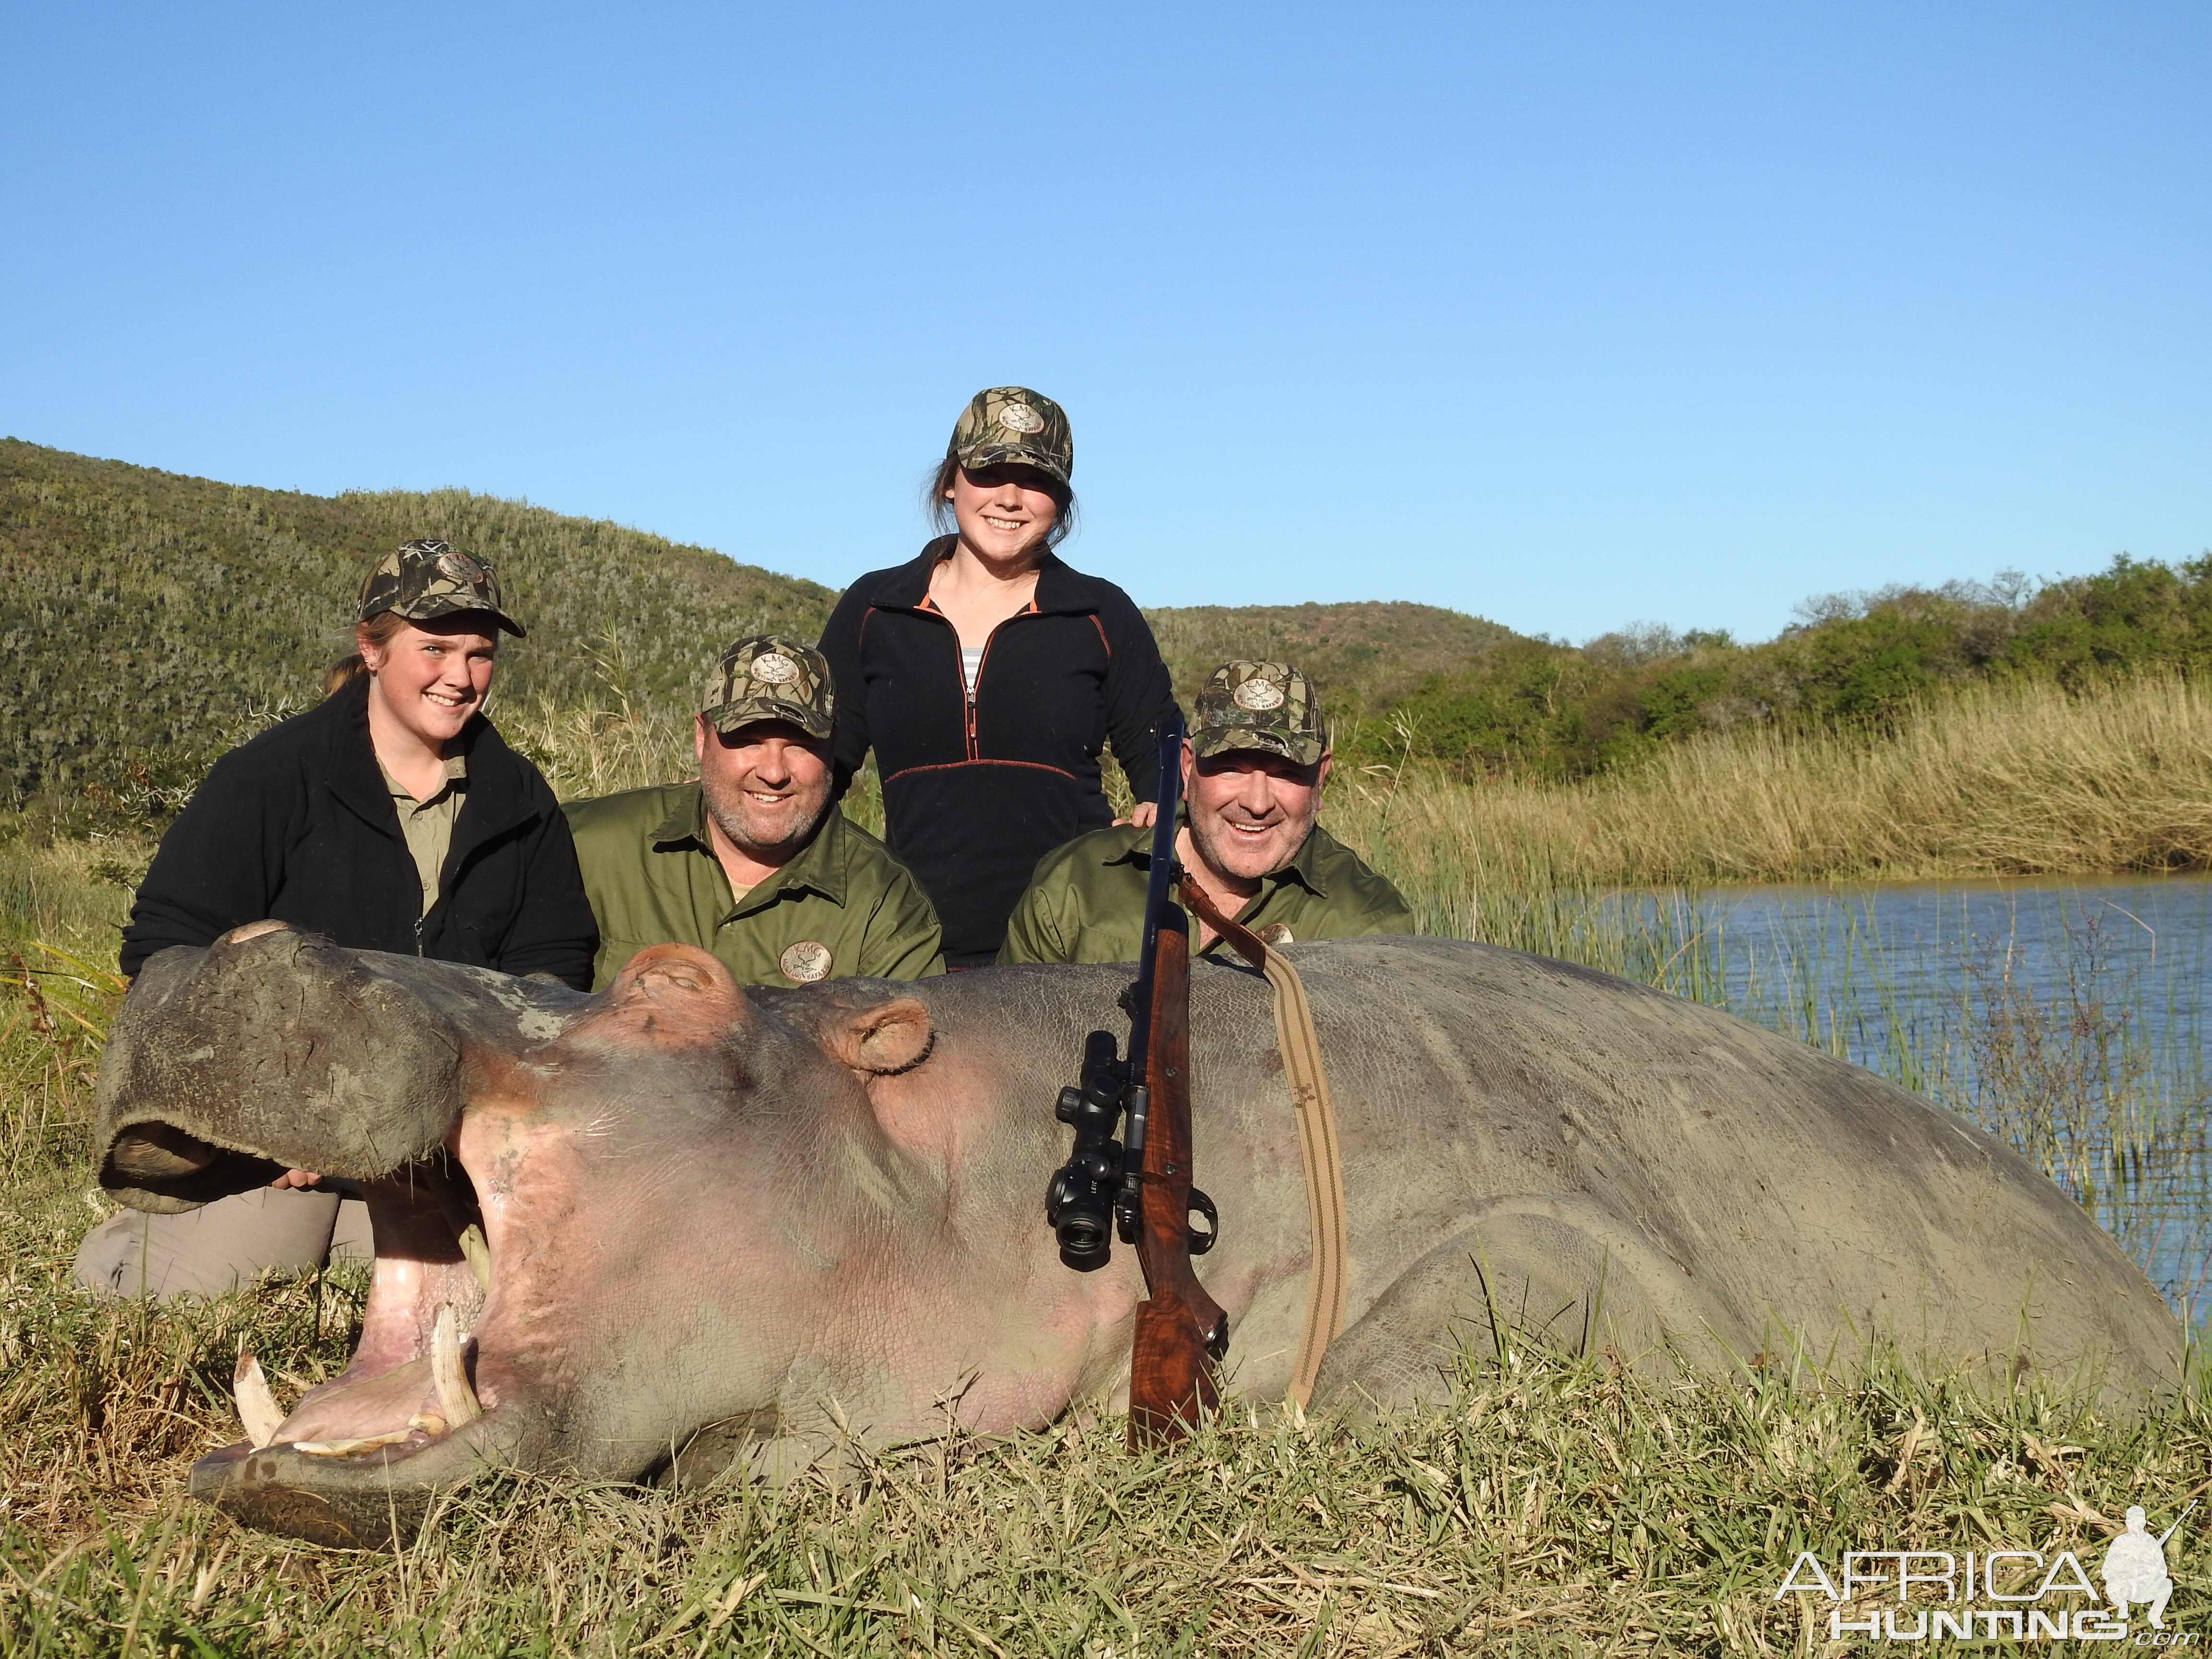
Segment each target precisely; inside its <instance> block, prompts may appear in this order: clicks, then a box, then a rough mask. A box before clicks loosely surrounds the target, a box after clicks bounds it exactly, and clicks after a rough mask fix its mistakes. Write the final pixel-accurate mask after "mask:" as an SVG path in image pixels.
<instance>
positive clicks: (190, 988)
mask: <svg viewBox="0 0 2212 1659" xmlns="http://www.w3.org/2000/svg"><path fill="white" fill-rule="evenodd" d="M376 960H377V959H376V958H375V957H373V956H370V955H368V953H365V952H355V951H341V950H339V949H337V947H336V946H334V945H331V943H330V942H329V941H328V940H327V939H322V938H320V937H319V936H318V935H315V934H313V933H301V932H299V931H297V930H296V929H294V928H289V927H282V926H281V925H275V924H256V925H254V926H253V927H245V928H240V929H237V930H235V931H234V932H233V933H228V934H226V935H225V936H224V937H223V938H222V939H219V940H217V941H216V944H215V945H211V946H210V947H209V948H207V949H206V950H194V949H186V948H179V949H175V950H170V951H163V952H161V955H159V956H157V957H155V958H154V959H153V961H151V962H150V963H148V964H147V966H146V969H145V970H144V971H143V973H142V974H140V975H139V977H138V980H137V983H136V984H135V985H133V986H132V987H131V992H130V994H129V995H127V996H126V997H125V999H124V1000H123V1006H122V1009H121V1011H120V1012H118V1014H117V1016H116V1020H115V1025H114V1029H113V1030H112V1032H111V1033H110V1035H109V1037H108V1042H107V1046H106V1051H105V1053H104V1054H102V1056H101V1060H100V1083H99V1126H98V1133H99V1142H100V1147H101V1157H100V1184H101V1186H103V1187H105V1188H106V1189H107V1190H108V1191H110V1192H112V1193H113V1194H115V1196H116V1197H117V1198H118V1199H119V1200H122V1201H123V1202H124V1203H125V1204H129V1205H132V1206H136V1207H137V1208H140V1209H148V1210H166V1211H174V1210H181V1209H187V1208H190V1207H191V1206H194V1205H197V1204H204V1203H207V1202H209V1201H210V1200H214V1199H217V1198H221V1197H223V1196H225V1195H226V1194H230V1193H236V1192H243V1191H246V1190H247V1189H248V1188H252V1187H256V1186H260V1185H264V1184H265V1183H266V1182H268V1181H269V1179H270V1176H272V1175H273V1174H275V1173H276V1172H278V1171H280V1170H284V1169H287V1168H299V1169H312V1170H319V1171H320V1172H322V1173H324V1174H326V1175H333V1176H343V1177H347V1178H350V1179H353V1180H367V1179H369V1178H372V1177H374V1176H380V1175H385V1174H387V1173H389V1172H390V1171H392V1170H395V1169H398V1168H399V1167H401V1166H402V1165H404V1164H408V1163H410V1162H412V1161H413V1160H415V1159H417V1158H422V1157H424V1156H426V1155H427V1154H428V1153H429V1152H431V1151H433V1150H434V1149H435V1148H436V1147H437V1146H440V1145H441V1144H442V1143H443V1141H444V1139H445V1138H446V1135H447V1132H448V1131H449V1130H450V1129H451V1127H452V1126H453V1121H454V1119H455V1116H456V1115H457V1114H458V1113H459V1109H460V1101H461V1091H460V1085H459V1068H460V1053H461V1044H460V1039H459V1034H458V1033H457V1032H456V1031H455V1030H454V1029H453V1025H452V1024H451V1023H450V1022H449V1021H448V1020H447V1019H446V1018H443V1017H442V1016H441V1014H440V1013H439V1012H438V1011H436V1010H435V1009H433V1008H432V1007H431V1006H429V1005H428V1003H426V1002H425V1001H424V1000H422V997H420V996H419V995H418V994H416V992H415V991H414V990H413V989H411V988H410V987H408V986H406V985H405V984H404V983H401V982H400V981H398V980H397V979H396V978H394V977H392V976H391V975H386V974H382V973H380V972H379V971H378V970H377V969H376V967H375V965H374V963H375V962H376Z"/></svg>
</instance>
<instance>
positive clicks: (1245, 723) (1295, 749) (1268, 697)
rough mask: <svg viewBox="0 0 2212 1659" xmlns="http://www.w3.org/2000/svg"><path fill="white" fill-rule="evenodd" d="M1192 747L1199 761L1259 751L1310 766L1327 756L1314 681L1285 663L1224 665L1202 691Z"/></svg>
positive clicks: (1192, 727)
mask: <svg viewBox="0 0 2212 1659" xmlns="http://www.w3.org/2000/svg"><path fill="white" fill-rule="evenodd" d="M1190 747H1191V752H1192V753H1193V754H1194V755H1196V756H1197V757H1199V758H1200V760H1204V759H1206V757H1208V756H1210V755H1224V754H1227V753H1228V752H1230V751H1231V750H1237V749H1256V750H1261V752H1262V753H1265V754H1269V755H1281V756H1283V757H1285V758H1286V759H1290V760H1294V761H1296V762H1297V763H1298V764H1299V765H1301V766H1311V765H1312V764H1313V763H1315V762H1316V761H1318V760H1319V759H1320V758H1321V757H1322V756H1323V755H1325V754H1327V753H1328V731H1327V729H1326V728H1325V727H1324V726H1322V720H1321V703H1320V702H1319V701H1318V700H1317V699H1316V697H1315V696H1314V689H1313V682H1312V681H1311V680H1310V679H1308V678H1306V677H1305V676H1304V674H1303V673H1301V672H1299V671H1297V669H1295V668H1292V667H1291V665H1289V664H1287V663H1279V662H1247V661H1243V660H1242V659H1240V660H1238V661H1236V662H1225V663H1224V664H1222V665H1221V666H1220V667H1218V668H1217V669H1215V670H1214V671H1212V673H1211V674H1208V675H1207V676H1206V684H1205V685H1204V686H1202V687H1200V690H1199V694H1198V704H1197V708H1196V709H1195V711H1194V714H1193V715H1192V718H1191V723H1190Z"/></svg>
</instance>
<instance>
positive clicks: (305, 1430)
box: [192, 1155, 511, 1547]
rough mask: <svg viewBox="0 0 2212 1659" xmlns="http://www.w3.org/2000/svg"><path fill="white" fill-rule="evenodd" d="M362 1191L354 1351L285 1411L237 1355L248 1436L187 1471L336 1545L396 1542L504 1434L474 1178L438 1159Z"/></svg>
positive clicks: (209, 1492)
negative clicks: (365, 1219) (486, 1341)
mask: <svg viewBox="0 0 2212 1659" xmlns="http://www.w3.org/2000/svg"><path fill="white" fill-rule="evenodd" d="M361 1188H362V1197H363V1198H364V1199H365V1200H367V1202H368V1209H369V1216H370V1221H371V1225H372V1226H373V1227H374V1232H375V1240H376V1265H375V1270H374V1278H373V1279H372V1281H371V1283H370V1286H369V1292H368V1304H367V1306H366V1308H365V1309H364V1310H363V1314H362V1333H361V1340H360V1342H359V1344H358V1345H357V1346H356V1348H355V1351H354V1355H353V1358H352V1360H351V1361H350V1362H349V1364H347V1366H346V1368H345V1370H343V1372H341V1373H340V1374H339V1375H338V1376H337V1377H335V1378H333V1379H332V1380H331V1381H330V1382H328V1383H323V1384H322V1385H320V1386H319V1387H317V1388H313V1389H309V1390H308V1391H307V1393H306V1394H305V1395H301V1398H300V1401H299V1402H298V1403H297V1404H296V1405H295V1406H294V1407H293V1408H292V1409H291V1411H290V1412H289V1413H285V1412H284V1411H283V1408H282V1407H279V1405H278V1404H277V1402H276V1399H275V1397H274V1395H273V1394H272V1393H271V1391H270V1386H269V1383H268V1381H267V1379H266V1378H265V1377H264V1375H263V1373H262V1370H261V1367H260V1365H259V1364H258V1362H257V1360H256V1359H255V1358H254V1357H253V1356H252V1355H251V1354H246V1355H242V1356H240V1359H239V1362H238V1369H237V1374H236V1392H237V1401H238V1414H239V1419H240V1422H241V1423H242V1424H243V1425H245V1428H246V1439H245V1440H243V1441H241V1442H239V1443H236V1444H234V1445H230V1446H227V1447H225V1448H223V1449H222V1450H220V1451H217V1452H213V1453H210V1455H207V1456H206V1457H204V1458H202V1459H201V1460H200V1461H199V1462H198V1463H197V1465H195V1466H194V1468H193V1471H192V1490H193V1492H195V1493H196V1494H197V1496H200V1497H202V1498H207V1499H209V1500H210V1501H212V1502H214V1503H215V1504H217V1505H218V1506H219V1507H221V1508H222V1509H223V1510H225V1511H227V1512H228V1513H229V1514H230V1515H231V1516H234V1518H235V1519H238V1520H240V1521H243V1522H246V1523H247V1524H248V1525H251V1526H255V1527H259V1528H264V1529H266V1530H270V1531H274V1532H282V1533H286V1534H292V1535H294V1536H297V1537H304V1538H307V1539H308V1540H310V1541H313V1542H316V1543H320V1544H325V1545H337V1546H341V1547H343V1546H356V1547H359V1546H377V1547H380V1546H384V1545H386V1544H388V1543H390V1542H391V1541H392V1540H393V1539H394V1538H395V1536H396V1537H397V1538H398V1539H399V1540H400V1541H404V1540H405V1539H406V1538H407V1537H409V1536H410V1535H411V1534H412V1533H413V1531H414V1530H415V1527H416V1524H417V1523H418V1522H419V1519H420V1516H421V1514H422V1510H423V1508H424V1507H425V1506H426V1504H427V1503H428V1498H429V1495H430V1493H431V1492H432V1491H433V1490H435V1488H437V1487H440V1486H453V1485H456V1484H459V1482H460V1481H462V1480H466V1479H467V1478H469V1476H471V1474H476V1473H477V1472H478V1471H479V1470H480V1469H481V1468H483V1466H484V1465H485V1463H486V1462H489V1461H495V1460H496V1458H497V1456H498V1454H499V1453H500V1451H501V1449H502V1448H503V1444H504V1443H506V1442H507V1441H508V1440H509V1439H510V1438H511V1437H510V1436H508V1435H507V1434H505V1433H503V1432H501V1428H502V1426H503V1425H501V1424H500V1423H499V1421H498V1420H497V1419H495V1417H494V1416H493V1413H496V1412H497V1411H498V1409H499V1407H500V1404H501V1379H500V1376H499V1369H500V1368H499V1367H497V1366H496V1365H495V1364H486V1363H485V1361H484V1358H483V1335H482V1333H483V1331H484V1329H485V1328H486V1326H487V1324H488V1317H487V1316H491V1315H494V1314H495V1311H496V1307H495V1304H496V1295H495V1287H496V1285H497V1277H496V1263H497V1260H498V1250H497V1247H496V1244H495V1240H494V1237H488V1236H487V1229H486V1226H485V1217H484V1212H483V1207H482V1206H481V1205H480V1204H479V1203H478V1200H477V1189H476V1185H475V1183H474V1182H472V1181H471V1179H470V1177H469V1175H468V1172H467V1170H465V1168H464V1167H463V1166H462V1164H461V1162H460V1160H459V1158H455V1157H453V1156H451V1155H447V1156H442V1157H439V1158H432V1159H428V1160H423V1161H420V1162H417V1163H415V1164H410V1165H408V1166H407V1167H405V1168H404V1169H403V1170H398V1171H397V1172H395V1173H394V1174H392V1175H391V1176H385V1177H382V1178H380V1179H379V1180H375V1181H369V1182H362V1183H361ZM494 1231H496V1229H495V1230H494Z"/></svg>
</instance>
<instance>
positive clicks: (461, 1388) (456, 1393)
mask: <svg viewBox="0 0 2212 1659" xmlns="http://www.w3.org/2000/svg"><path fill="white" fill-rule="evenodd" d="M430 1386H431V1387H432V1388H434V1389H436V1390H437V1392H438V1410H439V1413H440V1414H441V1415H442V1416H443V1417H444V1418H445V1419H446V1422H447V1425H449V1426H450V1427H453V1428H456V1429H458V1428H459V1427H461V1426H462V1425H464V1424H466V1423H473V1422H475V1421H476V1420H477V1419H478V1418H479V1417H482V1416H483V1407H482V1406H480V1405H478V1404H477V1393H476V1390H475V1389H471V1387H470V1386H469V1373H468V1368H467V1367H466V1366H465V1365H464V1364H461V1338H460V1331H459V1327H458V1326H457V1325H456V1323H455V1322H454V1319H453V1304H451V1303H441V1304H439V1305H438V1322H437V1323H436V1324H435V1326H433V1327H432V1328H431V1331H430Z"/></svg>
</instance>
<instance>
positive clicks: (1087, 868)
mask: <svg viewBox="0 0 2212 1659" xmlns="http://www.w3.org/2000/svg"><path fill="white" fill-rule="evenodd" d="M1151 872H1152V831H1151V830H1149V829H1138V828H1136V827H1135V826H1134V825H1133V824H1116V825H1115V826H1114V827H1113V828H1112V829H1094V830H1092V831H1091V833H1090V834H1089V835H1087V836H1077V837H1076V838H1075V839H1074V840H1073V841H1072V842H1068V843H1067V844H1066V846H1064V847H1061V848H1057V849H1055V850H1054V851H1053V852H1050V853H1048V854H1045V856H1044V857H1043V859H1042V860H1040V861H1039V863H1038V865H1037V867H1036V875H1034V876H1032V877H1031V878H1030V886H1029V890H1028V891H1027V892H1025V893H1024V894H1023V895H1022V896H1021V900H1020V902H1018V903H1017V904H1016V905H1015V906H1014V914H1013V917H1012V921H1009V922H1008V923H1007V926H1006V944H1005V945H1003V946H1002V947H1001V948H1000V951H999V960H1000V962H1134V961H1135V960H1136V959H1137V953H1138V951H1140V950H1142V949H1143V948H1144V939H1145V893H1146V888H1147V887H1148V886H1149V884H1150V883H1151ZM1235 920H1237V921H1241V922H1243V924H1244V925H1245V926H1246V927H1249V928H1250V929H1251V930H1252V931H1253V932H1254V933H1257V934H1259V935H1260V936H1261V938H1262V939H1265V940H1266V941H1267V943H1268V944H1270V945H1295V944H1299V943H1310V942H1311V941H1313V940H1315V939H1357V938H1360V937H1362V936H1364V935H1366V934H1370V933H1412V932H1413V912H1412V911H1411V910H1410V909H1408V908H1407V905H1406V901H1405V900H1404V899H1403V898H1401V896H1399V893H1398V890H1397V889H1396V888H1395V887H1393V886H1392V885H1391V884H1389V881H1387V880H1386V879H1384V878H1383V877H1381V876H1378V875H1376V873H1375V872H1374V871H1372V870H1370V869H1369V868H1368V867H1367V866H1366V864H1365V863H1364V862H1363V861H1362V860H1361V859H1360V857H1359V855H1358V854H1357V853H1354V852H1353V851H1352V849H1351V848H1349V847H1346V845H1345V844H1344V843H1343V842H1340V841H1339V840H1338V839H1337V838H1336V837H1335V836H1332V835H1330V834H1329V833H1328V830H1326V829H1322V827H1321V826H1320V825H1319V824H1316V825H1315V826H1314V828H1313V833H1312V834H1310V835H1309V836H1307V837H1306V839H1305V843H1304V845H1303V846H1302V847H1300V848H1298V854H1297V857H1296V858H1294V859H1292V860H1291V861H1290V862H1289V863H1288V864H1286V865H1285V866H1283V867H1282V868H1281V869H1279V870H1276V871H1273V872H1269V873H1268V874H1267V875H1265V876H1262V877H1261V878H1260V890H1259V891H1258V892H1256V893H1255V894H1254V895H1253V896H1251V897H1250V898H1249V899H1247V900H1246V901H1245V902H1244V907H1243V908H1242V909H1241V910H1239V911H1237V915H1236V918H1235ZM1192 926H1193V933H1195V932H1196V924H1195V923H1194V924H1193V925H1192ZM1221 948H1222V944H1221V941H1220V940H1219V939H1214V940H1212V942H1210V943H1209V944H1208V945H1206V950H1207V951H1218V950H1219V949H1221Z"/></svg>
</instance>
